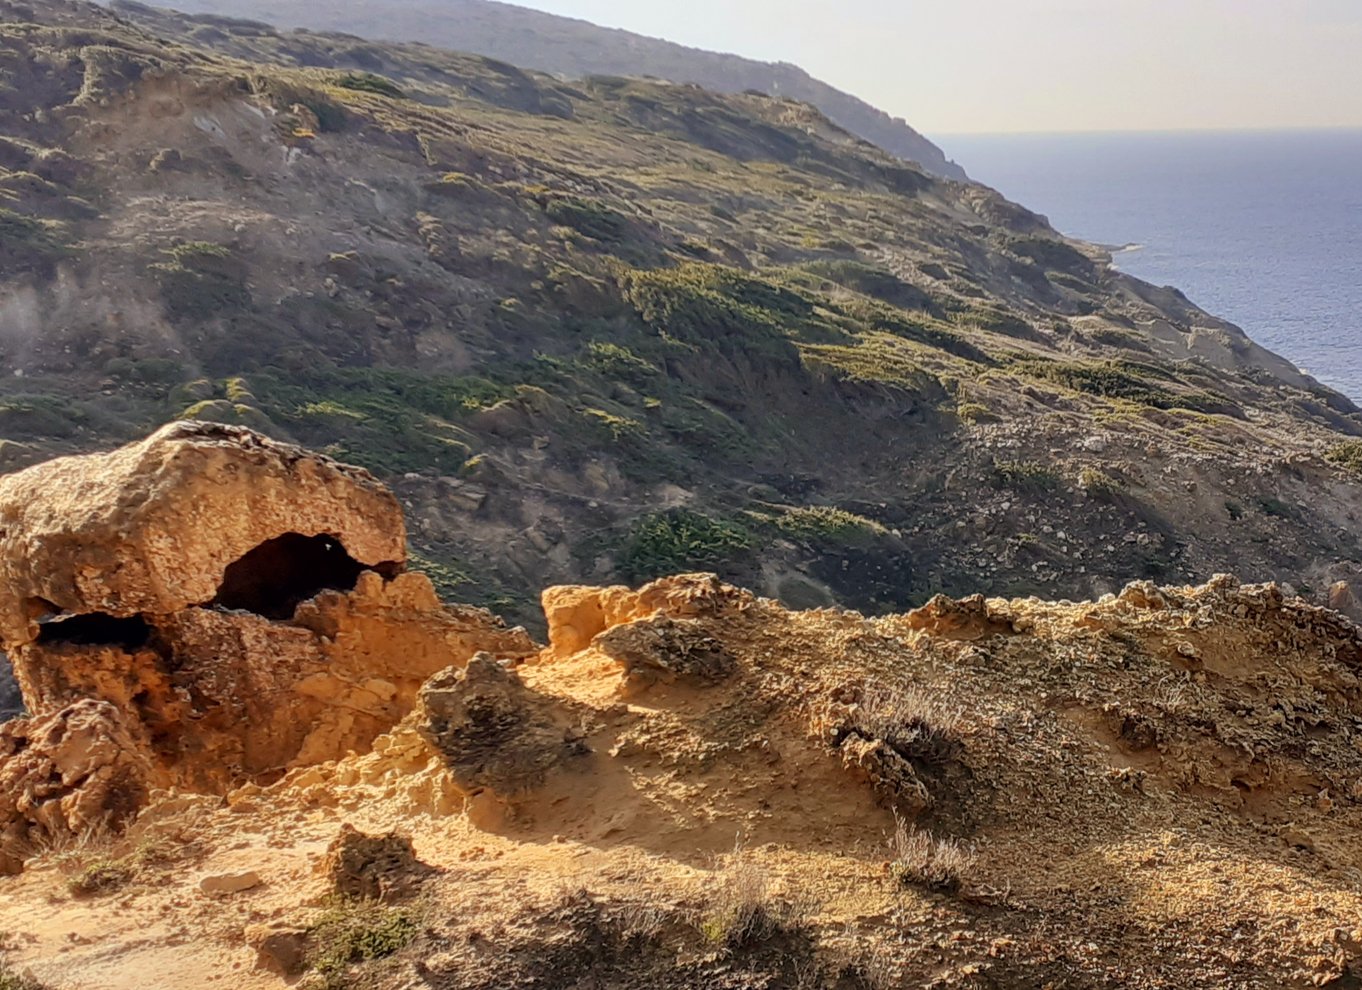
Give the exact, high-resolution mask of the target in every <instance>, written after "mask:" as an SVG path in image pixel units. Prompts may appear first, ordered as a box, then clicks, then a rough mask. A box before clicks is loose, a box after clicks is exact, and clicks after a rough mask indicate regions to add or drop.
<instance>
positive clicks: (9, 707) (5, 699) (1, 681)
mask: <svg viewBox="0 0 1362 990" xmlns="http://www.w3.org/2000/svg"><path fill="white" fill-rule="evenodd" d="M23 711H24V699H23V696H22V695H21V694H20V693H19V682H18V681H16V680H15V679H14V670H13V668H11V667H10V665H9V660H8V659H6V658H5V657H2V656H0V722H3V721H5V719H9V718H13V717H14V716H16V715H21V714H23Z"/></svg>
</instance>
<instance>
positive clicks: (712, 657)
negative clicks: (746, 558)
mask: <svg viewBox="0 0 1362 990" xmlns="http://www.w3.org/2000/svg"><path fill="white" fill-rule="evenodd" d="M592 643H593V645H594V646H595V647H596V649H598V650H600V651H601V652H602V653H604V654H605V655H606V656H608V657H610V658H611V659H612V660H615V661H616V662H618V663H619V664H620V666H622V667H623V668H624V673H625V677H626V679H627V680H628V681H629V683H630V684H631V685H633V686H636V687H645V686H647V685H648V684H650V683H653V682H654V681H663V682H666V683H677V682H679V683H683V684H688V685H691V686H694V687H705V686H708V685H712V684H718V683H720V682H721V681H723V680H725V679H727V678H728V677H729V676H730V675H732V673H733V671H734V669H735V668H736V661H735V660H734V658H733V654H732V653H730V652H729V651H728V650H727V649H726V648H725V647H724V645H723V644H722V643H720V642H719V641H718V640H716V639H714V638H713V637H712V636H710V635H708V634H707V633H706V632H705V629H704V626H703V625H701V624H700V623H699V622H698V621H696V620H695V619H673V618H671V617H669V616H665V615H663V616H657V617H655V618H651V619H639V620H637V621H635V622H627V623H625V624H624V625H620V626H615V627H614V628H613V629H607V630H606V631H605V632H603V633H601V634H600V635H598V636H597V637H596V638H595V639H594V640H593V641H592Z"/></svg>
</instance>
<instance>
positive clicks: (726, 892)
mask: <svg viewBox="0 0 1362 990" xmlns="http://www.w3.org/2000/svg"><path fill="white" fill-rule="evenodd" d="M813 912H814V905H813V904H812V903H810V902H809V901H807V900H805V899H793V900H792V899H789V898H785V897H777V896H775V894H774V891H773V888H772V884H771V878H770V875H769V874H768V873H767V871H766V869H765V868H764V867H763V866H762V865H761V864H760V863H758V862H757V861H756V860H755V859H754V858H753V857H752V855H751V854H750V853H749V852H748V851H747V850H745V849H744V848H743V846H742V842H741V841H738V842H736V843H734V846H733V852H731V853H728V854H726V855H725V856H723V857H721V858H720V860H719V862H718V863H717V864H716V869H715V875H714V878H713V885H712V887H711V888H710V893H709V898H708V905H707V909H706V911H705V913H704V915H703V917H702V918H701V921H700V931H701V933H702V934H703V935H704V936H705V938H706V939H707V940H708V941H710V942H714V943H718V944H720V945H723V946H724V947H725V948H727V949H728V950H729V951H738V950H741V949H745V948H751V947H752V946H755V945H757V944H759V943H761V942H765V941H767V940H769V939H771V938H774V937H776V936H777V935H780V934H782V933H796V932H799V931H802V930H803V929H805V928H806V927H807V925H808V920H809V916H810V915H811V914H813Z"/></svg>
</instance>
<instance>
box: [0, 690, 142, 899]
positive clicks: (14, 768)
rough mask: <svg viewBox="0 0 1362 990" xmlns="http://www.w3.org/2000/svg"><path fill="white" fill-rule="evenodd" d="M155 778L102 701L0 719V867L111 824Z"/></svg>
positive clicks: (15, 866)
mask: <svg viewBox="0 0 1362 990" xmlns="http://www.w3.org/2000/svg"><path fill="white" fill-rule="evenodd" d="M155 778H156V773H155V771H154V769H153V767H152V765H151V762H150V760H149V759H148V758H147V755H146V752H145V751H144V749H143V747H142V745H141V743H140V741H139V740H138V738H137V732H136V731H135V730H134V729H133V728H131V727H130V726H129V724H128V721H127V720H126V719H125V718H124V716H123V715H122V714H121V713H120V712H119V710H118V709H117V708H115V707H114V706H113V705H111V704H109V703H108V702H105V701H94V700H85V701H80V702H77V703H76V704H74V705H71V706H69V707H67V708H63V709H62V710H60V711H57V712H54V713H52V714H50V715H45V716H42V717H38V718H20V719H14V720H12V721H9V722H6V723H5V724H4V725H0V873H17V872H19V870H20V869H21V868H22V866H23V862H24V860H25V858H27V856H28V855H29V853H31V852H32V851H33V849H34V848H35V847H41V846H45V845H51V844H53V843H56V842H60V841H62V840H63V839H69V838H71V837H73V836H78V835H82V834H85V833H89V832H92V831H103V830H117V829H118V828H120V827H121V826H122V825H123V824H124V823H126V822H127V821H128V820H129V819H130V818H131V817H132V816H133V815H135V814H136V813H137V811H138V809H139V808H140V807H141V806H142V802H143V801H144V800H145V798H146V795H147V792H148V790H149V788H150V787H151V786H152V784H153V782H154V781H155Z"/></svg>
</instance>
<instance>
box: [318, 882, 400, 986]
mask: <svg viewBox="0 0 1362 990" xmlns="http://www.w3.org/2000/svg"><path fill="white" fill-rule="evenodd" d="M421 930H422V920H421V912H420V911H419V910H418V909H416V908H414V907H388V906H385V905H383V904H380V903H378V902H376V901H350V900H339V901H337V902H336V903H334V904H333V905H332V906H331V907H330V908H328V909H327V910H326V912H325V913H324V914H323V915H322V916H321V917H320V918H318V919H317V921H316V922H314V923H313V925H312V926H311V927H310V928H309V930H308V942H309V944H310V946H311V951H310V952H309V954H308V966H309V968H310V969H312V970H313V971H314V972H316V973H317V975H318V976H320V977H321V978H322V984H323V986H324V987H326V988H327V990H341V988H343V987H347V986H350V985H351V984H350V981H349V975H350V969H351V967H352V966H356V965H360V964H363V963H368V962H373V961H375V960H379V959H386V958H387V957H388V956H391V955H393V954H394V953H396V952H399V951H401V950H402V949H405V948H406V947H407V946H408V945H410V944H411V943H412V942H413V941H415V940H416V937H417V936H418V935H420V934H421Z"/></svg>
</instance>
